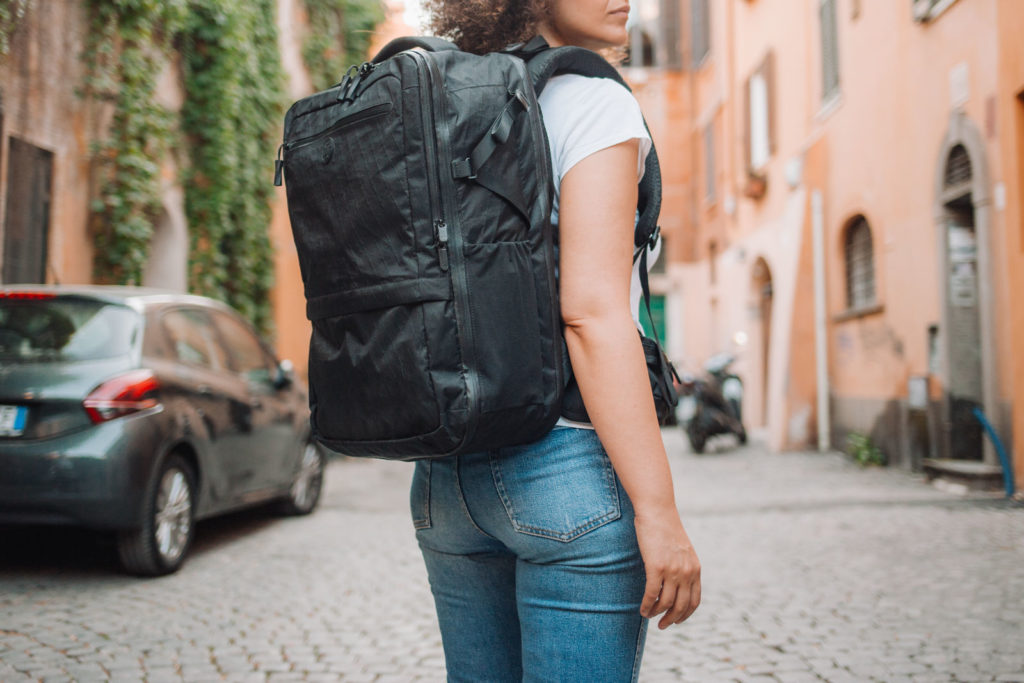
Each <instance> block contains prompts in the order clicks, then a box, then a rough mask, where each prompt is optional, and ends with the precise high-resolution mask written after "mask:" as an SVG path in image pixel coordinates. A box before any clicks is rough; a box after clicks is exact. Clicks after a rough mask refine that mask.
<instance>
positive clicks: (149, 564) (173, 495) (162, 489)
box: [117, 455, 196, 576]
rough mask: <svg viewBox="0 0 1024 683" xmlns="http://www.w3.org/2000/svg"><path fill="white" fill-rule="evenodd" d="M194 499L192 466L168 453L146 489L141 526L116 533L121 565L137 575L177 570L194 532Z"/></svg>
mask: <svg viewBox="0 0 1024 683" xmlns="http://www.w3.org/2000/svg"><path fill="white" fill-rule="evenodd" d="M195 502H196V501H195V475H194V474H193V473H192V469H191V468H190V467H189V465H188V463H186V462H185V461H184V460H183V459H182V458H181V457H180V456H177V455H171V456H170V457H168V458H167V459H166V460H164V462H163V464H162V465H161V467H160V471H159V472H158V473H157V476H156V478H155V479H154V481H153V483H152V485H151V486H150V488H149V490H148V491H147V492H146V497H145V499H144V502H143V507H144V514H143V519H142V527H141V528H139V529H130V530H127V531H122V532H120V533H119V534H118V537H117V552H118V555H119V557H120V559H121V565H122V566H123V567H124V568H125V569H126V570H127V571H129V572H131V573H132V574H138V575H140V576H161V575H163V574H170V573H172V572H175V571H177V569H178V568H179V567H180V566H181V565H182V563H183V562H184V561H185V555H186V553H187V552H188V548H189V546H190V545H191V544H192V538H193V536H194V533H195V532H194V530H195Z"/></svg>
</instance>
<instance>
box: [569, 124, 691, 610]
mask: <svg viewBox="0 0 1024 683" xmlns="http://www.w3.org/2000/svg"><path fill="white" fill-rule="evenodd" d="M638 153H639V146H638V142H637V141H636V140H632V141H628V142H624V143H621V144H619V145H615V146H614V147H609V148H607V149H604V150H601V151H599V152H595V153H594V154H592V155H590V156H589V157H587V158H585V159H583V160H582V161H580V162H579V163H578V164H577V165H576V166H575V167H573V168H572V169H571V170H570V171H569V172H568V173H567V174H566V176H565V177H564V178H563V179H562V185H561V219H560V222H559V235H560V240H561V249H560V251H559V257H560V271H559V273H560V274H559V287H560V292H561V306H562V320H563V321H564V322H565V341H566V344H567V345H568V347H569V358H570V359H571V360H572V367H573V372H574V373H575V375H576V380H577V381H578V382H579V386H580V393H581V394H582V395H583V402H584V403H585V404H586V406H587V413H588V415H589V416H590V420H591V422H592V423H593V425H594V428H595V429H596V430H597V435H598V436H599V437H600V438H601V444H602V445H603V446H604V449H605V451H607V453H608V457H609V459H610V460H611V463H612V466H613V467H614V468H615V473H616V474H617V475H618V476H619V479H620V480H621V481H622V486H623V488H624V489H625V490H626V493H627V494H628V495H629V499H630V501H632V503H633V510H634V512H635V516H634V526H635V527H636V536H637V541H638V543H639V545H640V555H641V556H642V558H643V561H644V569H645V571H646V574H647V584H646V590H645V592H644V598H643V602H642V603H641V606H640V612H641V614H643V615H644V616H645V617H653V616H657V615H658V614H663V615H664V616H662V618H661V621H660V622H659V623H658V626H659V627H660V628H663V629H664V628H667V627H668V626H669V625H671V624H676V623H679V622H681V621H683V620H684V619H686V618H687V617H689V616H690V615H691V614H693V611H694V610H695V609H697V605H698V604H700V562H699V561H698V560H697V553H696V552H694V550H693V545H692V544H691V543H690V539H689V537H687V535H686V531H685V530H684V529H683V524H682V522H681V521H680V520H679V513H678V512H677V511H676V507H675V494H674V491H673V487H672V472H671V469H670V468H669V464H668V456H667V455H666V453H665V445H664V443H662V440H661V431H660V430H659V428H658V418H657V416H656V415H655V412H654V399H653V397H652V395H651V385H650V381H649V380H648V378H647V364H646V363H645V361H644V352H643V347H642V346H641V345H640V336H639V335H638V334H637V329H636V324H635V323H634V322H633V317H632V315H631V313H630V310H629V288H630V279H631V276H630V273H631V270H632V265H633V262H632V253H633V221H634V217H635V215H636V202H637V185H636V179H637V159H638Z"/></svg>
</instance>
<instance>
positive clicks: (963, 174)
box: [945, 145, 971, 188]
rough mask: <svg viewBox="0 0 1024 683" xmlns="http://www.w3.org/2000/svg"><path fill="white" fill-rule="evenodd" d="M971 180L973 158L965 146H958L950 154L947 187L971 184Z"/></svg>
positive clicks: (947, 167) (947, 165)
mask: <svg viewBox="0 0 1024 683" xmlns="http://www.w3.org/2000/svg"><path fill="white" fill-rule="evenodd" d="M970 180H971V157H970V156H969V155H968V154H967V150H966V149H965V148H964V146H963V145H957V146H956V147H954V148H953V149H952V150H950V152H949V159H948V160H947V161H946V181H945V182H946V187H947V188H948V187H956V186H957V185H960V184H963V183H967V182H970Z"/></svg>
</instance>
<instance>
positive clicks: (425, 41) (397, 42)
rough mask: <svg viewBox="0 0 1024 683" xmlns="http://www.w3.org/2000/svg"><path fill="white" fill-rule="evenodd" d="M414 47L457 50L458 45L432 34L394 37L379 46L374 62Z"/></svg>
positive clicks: (427, 49) (430, 49)
mask: <svg viewBox="0 0 1024 683" xmlns="http://www.w3.org/2000/svg"><path fill="white" fill-rule="evenodd" d="M415 48H421V49H423V50H426V51H427V52H441V51H443V50H458V49H459V48H458V46H457V45H455V43H453V42H451V41H448V40H445V39H444V38H435V37H433V36H406V37H404V38H395V39H394V40H392V41H391V42H390V43H388V44H387V45H385V46H384V47H382V48H381V50H380V52H378V53H377V55H376V56H375V57H374V58H373V63H374V64H380V63H381V62H383V61H385V60H388V59H391V58H392V57H394V56H395V55H397V54H398V53H400V52H405V51H406V50H412V49H415Z"/></svg>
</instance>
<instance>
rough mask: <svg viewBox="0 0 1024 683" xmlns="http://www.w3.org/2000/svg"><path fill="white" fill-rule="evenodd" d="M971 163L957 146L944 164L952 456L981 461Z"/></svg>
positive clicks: (981, 399)
mask: <svg viewBox="0 0 1024 683" xmlns="http://www.w3.org/2000/svg"><path fill="white" fill-rule="evenodd" d="M970 182H971V159H970V156H969V155H968V154H967V150H966V149H965V148H964V146H963V145H956V146H955V147H953V149H952V150H951V151H950V153H949V158H948V159H947V161H946V172H945V187H944V188H943V200H944V202H945V203H944V208H945V211H946V268H945V274H944V275H945V278H946V287H945V297H946V310H947V314H946V315H947V320H948V323H947V332H946V335H947V348H948V349H949V376H948V378H947V385H948V393H949V418H948V419H949V452H950V456H951V457H953V458H957V459H964V460H980V459H981V457H982V434H981V425H980V424H979V423H978V420H977V419H976V418H975V417H974V413H973V410H974V408H975V407H976V406H984V403H985V396H984V391H983V388H984V382H983V378H982V369H981V324H980V316H979V301H980V298H979V296H978V275H979V272H978V239H977V231H976V229H975V228H976V226H975V219H974V206H973V204H972V203H971V191H970Z"/></svg>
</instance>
